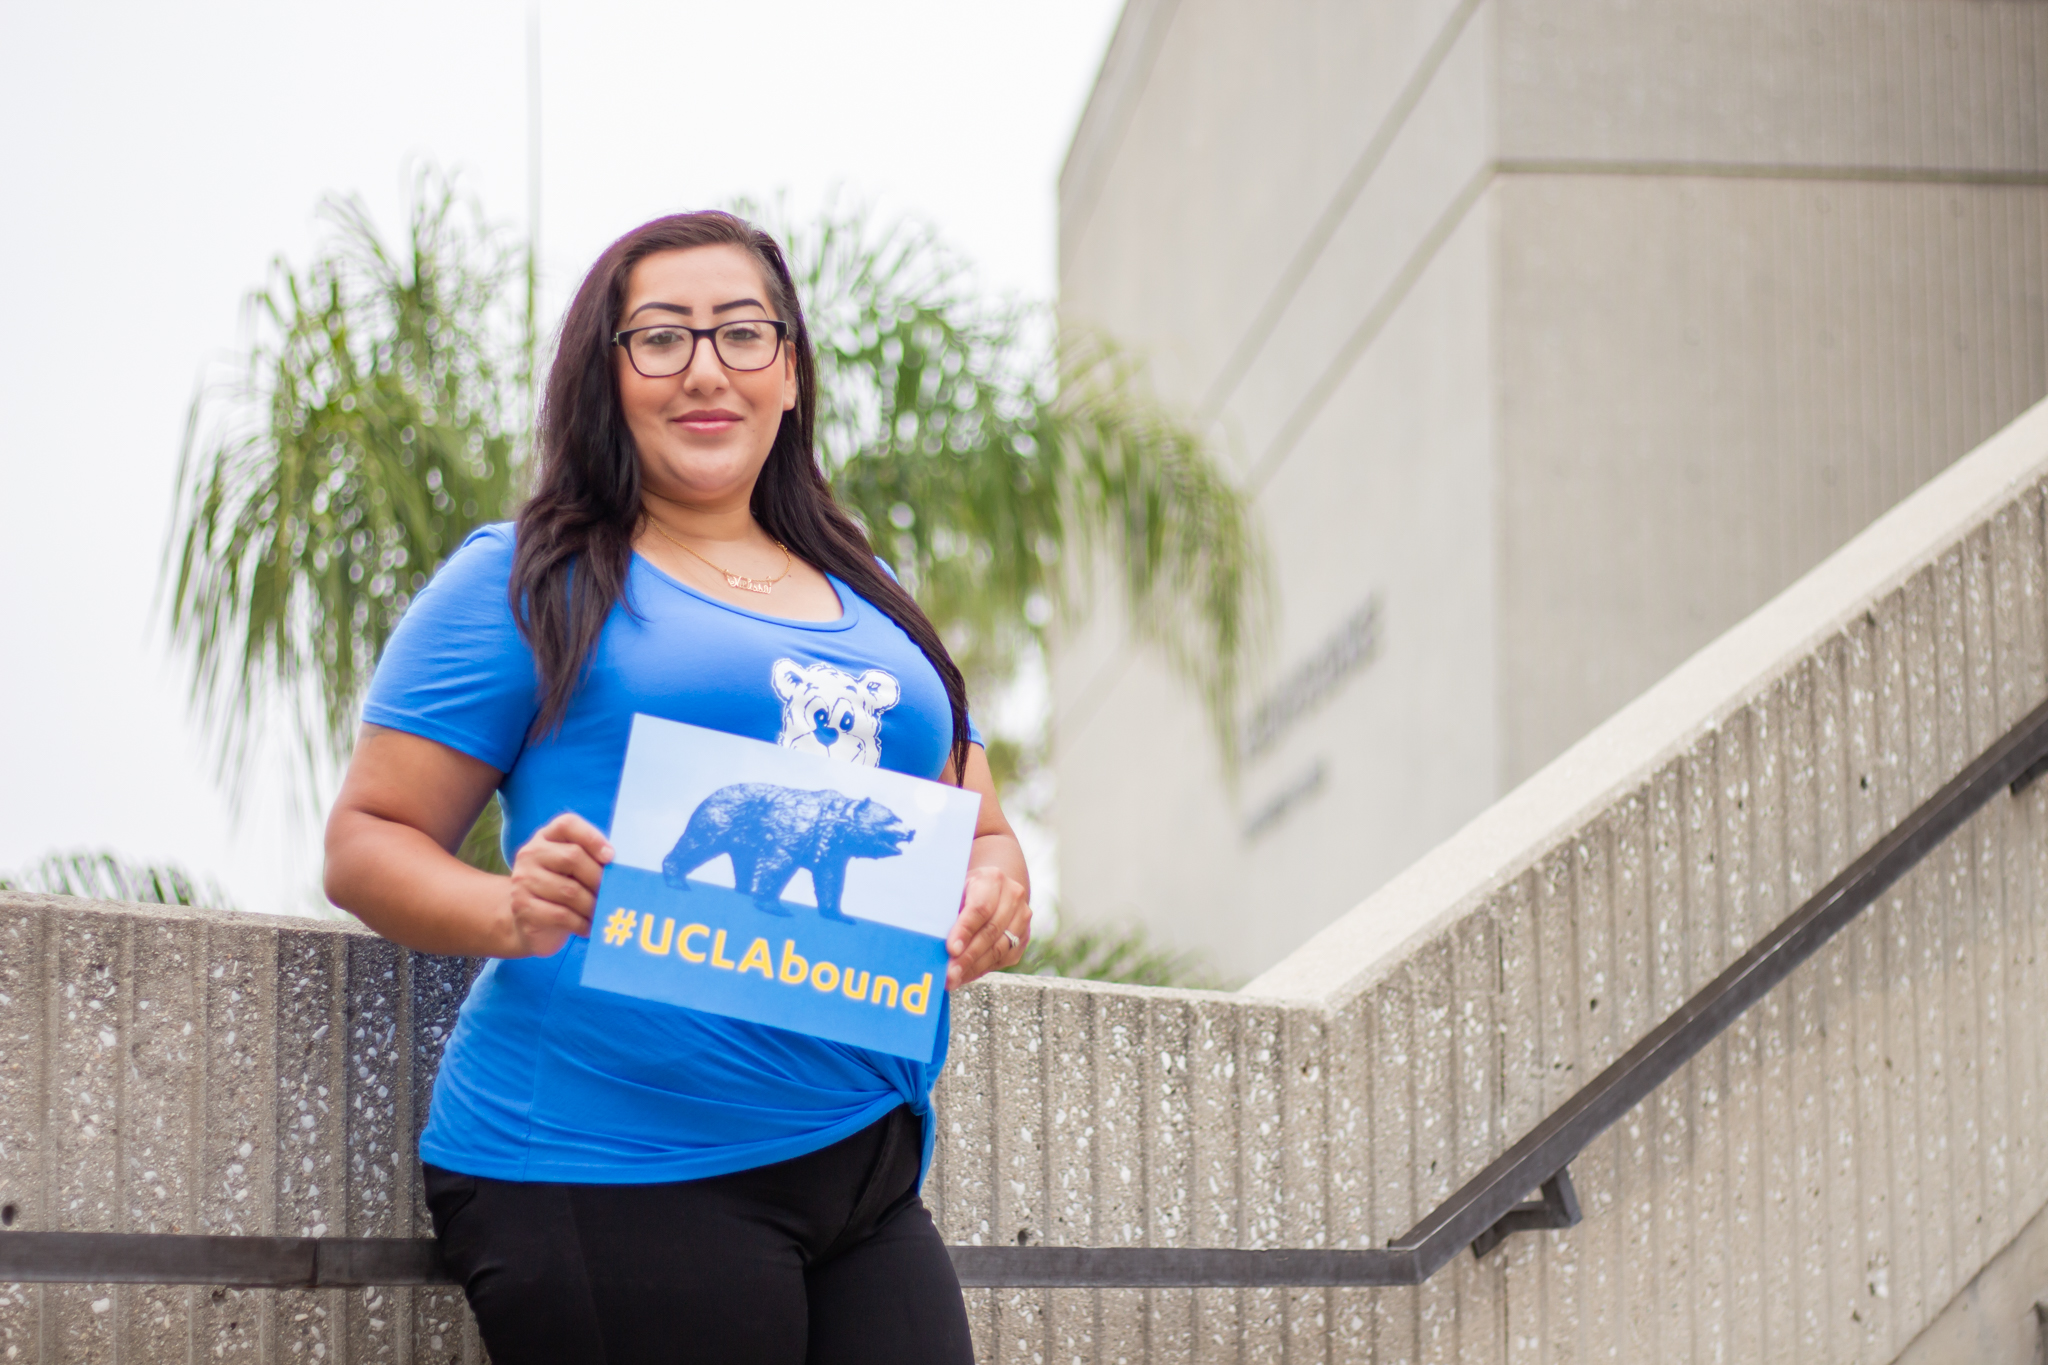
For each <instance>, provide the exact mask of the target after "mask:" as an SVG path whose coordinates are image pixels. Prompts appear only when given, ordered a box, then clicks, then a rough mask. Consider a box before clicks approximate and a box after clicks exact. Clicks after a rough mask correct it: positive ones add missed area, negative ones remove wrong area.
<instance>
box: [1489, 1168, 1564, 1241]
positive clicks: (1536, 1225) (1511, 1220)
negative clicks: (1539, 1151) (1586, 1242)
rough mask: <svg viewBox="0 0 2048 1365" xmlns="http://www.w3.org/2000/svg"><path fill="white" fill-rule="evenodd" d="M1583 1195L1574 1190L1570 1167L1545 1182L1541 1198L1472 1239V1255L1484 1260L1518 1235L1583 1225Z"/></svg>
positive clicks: (1512, 1212) (1519, 1207)
mask: <svg viewBox="0 0 2048 1365" xmlns="http://www.w3.org/2000/svg"><path fill="white" fill-rule="evenodd" d="M1579 1217H1580V1214H1579V1192H1578V1191H1577V1190H1575V1189H1573V1188H1572V1173H1571V1168H1570V1167H1569V1166H1563V1167H1559V1168H1558V1172H1557V1174H1556V1175H1554V1176H1552V1177H1550V1179H1548V1180H1546V1181H1544V1182H1543V1187H1542V1188H1541V1189H1540V1190H1539V1191H1538V1192H1537V1197H1536V1198H1534V1199H1531V1200H1527V1201H1525V1202H1523V1203H1520V1204H1517V1205H1515V1206H1514V1207H1513V1208H1511V1209H1509V1210H1508V1211H1507V1212H1506V1213H1504V1214H1502V1215H1501V1218H1500V1221H1499V1222H1498V1223H1495V1224H1494V1225H1493V1226H1492V1227H1490V1228H1488V1229H1487V1230H1486V1231H1484V1232H1482V1233H1480V1234H1479V1235H1478V1236H1477V1237H1474V1238H1473V1239H1472V1256H1473V1258H1474V1259H1475V1260H1477V1259H1480V1258H1483V1257H1485V1256H1486V1255H1487V1253H1489V1252H1491V1251H1492V1250H1493V1249H1494V1248H1495V1247H1497V1246H1499V1245H1500V1244H1501V1243H1502V1242H1505V1241H1506V1240H1507V1239H1508V1238H1509V1236H1511V1235H1512V1234H1514V1233H1517V1232H1542V1231H1544V1230H1545V1229H1547V1228H1570V1227H1577V1226H1578V1224H1579Z"/></svg>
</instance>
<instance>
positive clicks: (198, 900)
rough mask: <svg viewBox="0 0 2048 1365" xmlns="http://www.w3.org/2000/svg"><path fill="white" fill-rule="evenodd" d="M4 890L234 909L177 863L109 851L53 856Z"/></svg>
mask: <svg viewBox="0 0 2048 1365" xmlns="http://www.w3.org/2000/svg"><path fill="white" fill-rule="evenodd" d="M0 891H41V892H44V893H46V894H49V895H56V896H84V897H87V898H89V899H92V900H107V901H142V902H145V903H147V904H151V905H203V906H206V907H209V908H211V909H215V910H232V909H234V906H233V905H231V904H230V903H229V901H228V898H227V894H226V893H225V892H223V891H222V890H221V889H220V888H219V887H218V886H215V885H214V884H213V883H211V882H200V881H198V880H197V879H196V878H194V877H193V876H191V874H189V873H187V872H186V871H185V870H184V869H183V868H181V867H178V866H176V865H175V864H171V863H138V862H131V861H129V860H127V859H124V858H122V857H120V856H119V855H117V854H114V853H107V852H99V853H93V852H84V851H81V852H76V853H53V854H51V855H50V856H49V857H47V858H45V859H43V861H42V862H40V863H38V864H36V865H35V866H34V867H32V868H30V869H29V870H28V871H26V872H22V873H17V874H15V875H14V876H11V877H6V876H0Z"/></svg>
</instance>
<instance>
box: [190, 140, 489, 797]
mask: <svg viewBox="0 0 2048 1365" xmlns="http://www.w3.org/2000/svg"><path fill="white" fill-rule="evenodd" d="M456 208H457V204H456V197H455V194H454V191H453V188H452V186H450V185H449V184H448V183H447V182H446V181H444V180H441V179H440V178H438V177H436V176H434V175H432V174H431V173H428V174H425V175H422V176H421V177H420V179H419V181H418V184H417V186H416V196H415V199H414V203H413V207H412V215H411V222H410V224H409V230H408V233H407V238H406V241H405V243H404V245H403V247H402V249H400V250H396V251H394V250H391V249H387V247H386V246H385V245H384V243H383V241H382V240H381V239H380V238H379V236H378V234H377V231H376V228H375V226H374V225H373V224H372V222H371V220H370V217H369V214H368V212H367V211H366V210H365V209H364V207H363V205H362V203H361V202H360V201H359V200H355V199H345V200H333V201H329V202H328V203H327V204H325V205H323V206H322V210H321V214H322V217H323V218H324V219H325V221H326V223H327V225H328V227H329V229H330V245H329V249H328V251H327V253H326V254H325V255H323V256H322V257H321V258H320V259H319V260H317V261H316V262H315V263H314V264H313V265H312V266H311V267H310V268H308V269H307V270H305V271H303V272H299V271H294V270H293V269H292V268H291V267H290V266H289V265H288V264H287V263H285V262H284V261H282V260H280V261H278V262H277V263H276V264H275V265H274V267H273V269H272V280H271V282H270V284H268V285H267V286H265V287H264V288H262V289H259V290H257V291H256V292H255V293H254V294H253V295H251V297H250V299H249V307H250V311H251V313H252V314H253V315H254V317H255V318H256V320H257V322H258V325H259V327H260V328H261V336H262V339H261V340H260V341H259V342H258V343H257V344H256V345H255V347H254V349H253V350H252V352H251V353H250V355H249V356H248V359H247V368H246V371H245V373H244V374H243V375H242V376H241V377H240V379H239V382H237V383H235V384H233V385H231V386H230V387H229V389H228V390H227V392H226V393H225V394H222V393H219V392H217V391H204V390H203V391H202V392H201V394H200V395H199V397H198V398H197V399H195V400H194V402H193V405H192V415H191V419H190V421H189V422H188V424H187V427H186V438H185V450H184V454H183V456H182V458H181V460H180V462H179V470H178V482H177V489H178V507H177V510H176V513H175V520H174V522H173V531H172V540H171V543H170V546H169V548H168V551H167V555H166V559H167V578H168V581H167V587H168V589H169V606H170V624H171V630H172V636H173V639H174V641H175V643H176V644H178V645H180V646H184V647H188V648H189V649H190V650H191V653H192V660H193V688H192V695H193V702H194V706H195V709H197V710H198V711H199V712H200V713H201V716H202V718H203V719H204V720H205V721H206V722H207V723H208V725H209V727H210V728H211V729H212V730H213V732H214V733H215V735H216V737H217V739H218V740H219V744H220V751H219V752H220V764H221V775H222V777H223V779H224V780H225V781H226V783H227V785H228V787H229V789H230V791H231V792H237V793H238V792H239V791H240V790H241V787H242V783H241V778H242V775H243V770H244V768H245V766H246V764H247V761H248V758H249V755H250V750H251V744H252V742H253V741H255V740H256V739H257V738H258V737H259V725H258V722H259V720H260V718H261V717H262V716H263V715H264V714H265V712H266V710H267V709H268V708H270V707H271V706H273V705H275V704H277V703H282V706H283V708H284V709H285V711H286V713H287V714H288V715H289V716H290V718H291V734H290V736H289V738H290V739H291V740H292V741H294V742H295V745H296V748H297V757H298V758H299V760H300V763H301V772H302V774H304V775H307V776H311V775H312V774H315V773H317V772H318V771H319V770H320V768H321V766H322V764H323V763H324V762H326V761H331V760H339V759H342V758H344V757H346V755H347V753H348V751H349V747H350V744H351V742H352V739H353V735H354V728H355V722H356V715H357V712H358V709H359V707H360V704H361V701H362V695H363V691H364V688H365V687H366V686H367V685H368V683H369V678H370V672H371V670H372V669H373V668H374V667H375V665H376V661H377V656H378V654H379V653H380V652H381V651H382V650H383V647H384V642H385V641H386V640H387V639H389V638H390V635H391V631H392V629H393V628H394V627H396V625H397V624H398V618H399V617H400V616H401V615H403V614H404V612H405V607H406V603H407V602H408V601H409V600H410V598H411V594H412V593H414V592H416V591H417V590H418V589H419V588H420V587H421V586H422V585H423V584H425V583H426V581H427V579H428V578H429V577H430V576H431V575H432V574H433V572H434V570H435V569H436V568H438V567H439V566H440V564H441V562H442V561H443V560H444V559H446V558H447V557H448V555H449V554H450V553H452V552H453V551H454V549H455V548H456V546H458V545H460V544H461V543H462V539H463V537H464V536H466V535H467V534H468V533H469V532H470V531H471V530H472V529H473V528H474V527H475V526H476V525H477V524H478V523H480V522H484V521H490V520H494V519H496V518H499V517H502V516H504V515H505V512H506V509H507V507H508V506H509V504H510V501H511V495H512V488H513V470H514V465H515V460H516V457H517V455H518V452H519V450H520V435H519V432H520V431H521V429H522V427H523V426H524V423H523V421H522V420H521V419H522V418H524V416H525V415H526V414H525V412H524V410H523V403H522V401H521V398H520V395H521V394H522V393H523V389H522V388H521V387H520V386H519V383H518V381H519V380H520V379H522V378H523V376H524V361H523V357H522V356H521V355H520V353H519V350H518V348H517V347H516V346H512V347H508V346H506V345H505V344H504V342H503V340H502V338H503V337H504V335H505V334H506V331H507V325H508V323H510V322H512V321H514V320H515V319H512V318H509V317H507V316H505V315H504V314H503V312H502V307H501V303H500V301H501V299H502V298H503V297H504V296H505V294H506V292H507V290H506V286H507V284H508V282H509V280H510V279H511V277H512V275H513V273H514V265H515V263H516V260H517V257H516V254H515V252H514V250H513V249H512V248H511V247H510V246H509V245H507V244H505V243H504V242H502V241H501V240H500V238H499V237H498V235H497V234H495V233H493V232H492V231H490V230H489V229H488V228H486V227H484V226H483V225H482V224H481V222H480V221H478V220H476V219H475V217H474V215H470V221H468V222H465V221H463V219H462V218H461V217H459V216H458V214H457V212H456ZM223 400H224V401H223Z"/></svg>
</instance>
